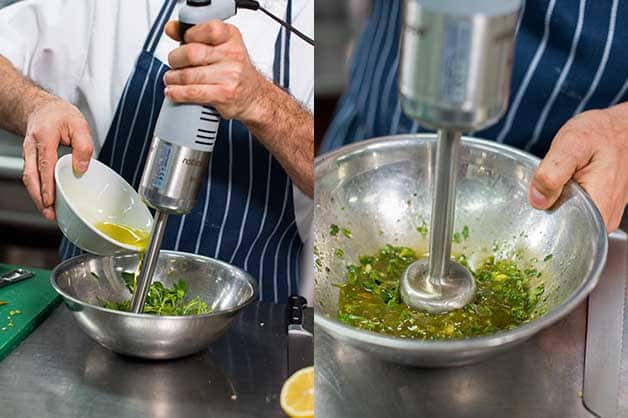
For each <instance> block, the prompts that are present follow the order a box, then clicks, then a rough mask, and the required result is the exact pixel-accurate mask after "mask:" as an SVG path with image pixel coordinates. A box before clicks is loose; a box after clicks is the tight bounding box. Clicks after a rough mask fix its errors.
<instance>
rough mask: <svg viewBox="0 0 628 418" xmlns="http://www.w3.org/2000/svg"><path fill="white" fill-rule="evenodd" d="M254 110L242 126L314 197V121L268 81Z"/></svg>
mask: <svg viewBox="0 0 628 418" xmlns="http://www.w3.org/2000/svg"><path fill="white" fill-rule="evenodd" d="M260 89H261V90H260V94H259V95H258V99H257V100H256V103H255V106H254V107H253V108H254V110H253V111H252V112H251V114H250V115H247V116H246V117H245V118H244V119H243V120H242V122H244V124H245V125H246V126H247V127H248V128H249V130H250V131H251V133H252V134H253V135H254V136H255V137H256V138H258V139H259V140H260V142H262V143H263V144H264V146H265V147H266V149H268V150H269V151H270V152H271V153H272V154H273V156H274V157H275V158H276V159H277V160H278V161H279V163H280V164H281V166H282V167H283V168H284V170H286V173H287V174H288V176H290V178H291V179H292V182H293V183H294V184H296V185H297V187H298V188H299V189H301V191H303V193H305V194H307V195H308V196H310V197H313V196H314V170H313V165H314V117H313V115H312V114H311V113H310V112H309V111H307V110H306V109H305V108H304V107H303V106H301V105H300V104H299V103H298V102H297V101H296V100H295V99H294V98H293V97H292V96H290V95H289V94H288V93H286V92H285V91H283V90H282V89H281V88H279V87H277V86H275V85H274V84H273V83H271V82H270V81H267V80H265V81H264V82H263V83H262V86H260Z"/></svg>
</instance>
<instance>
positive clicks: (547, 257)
mask: <svg viewBox="0 0 628 418" xmlns="http://www.w3.org/2000/svg"><path fill="white" fill-rule="evenodd" d="M552 257H554V255H553V254H548V255H546V256H545V258H544V259H543V261H550V260H551V259H552Z"/></svg>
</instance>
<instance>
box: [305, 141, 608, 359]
mask: <svg viewBox="0 0 628 418" xmlns="http://www.w3.org/2000/svg"><path fill="white" fill-rule="evenodd" d="M461 148H462V149H461V162H460V164H461V165H460V169H459V170H458V173H459V174H458V179H457V187H458V191H457V201H456V222H455V230H456V231H460V230H461V229H462V228H463V226H465V225H467V226H468V227H469V228H470V237H469V239H468V240H467V241H462V242H461V243H460V244H454V246H453V248H452V253H453V254H454V255H455V254H461V253H462V254H465V255H467V257H469V259H470V264H471V266H472V267H474V266H477V265H478V264H479V263H481V262H482V261H483V260H484V259H485V258H486V257H487V256H488V255H491V254H493V253H494V252H495V250H494V248H498V250H496V251H497V252H498V254H497V255H498V256H502V257H508V256H512V254H514V253H515V252H517V251H521V250H522V251H523V253H524V254H525V255H526V260H525V263H526V264H527V265H533V266H535V267H537V269H539V270H540V271H541V272H542V274H543V275H542V277H541V278H540V279H538V281H539V282H544V284H545V289H546V290H545V295H546V296H547V300H546V301H544V302H543V305H544V306H543V307H544V308H545V309H547V313H546V314H545V315H544V316H542V317H540V318H538V319H536V320H533V321H531V322H529V323H526V324H523V325H522V326H520V327H518V328H515V329H513V330H509V331H503V332H499V333H496V334H493V335H488V336H483V337H477V338H470V339H464V340H448V341H421V340H407V339H401V338H395V337H390V336H385V335H381V334H375V333H373V332H369V331H364V330H361V329H357V328H353V327H350V326H347V325H344V324H343V323H341V322H340V321H338V320H337V309H338V291H339V290H338V288H337V287H336V286H334V284H338V283H343V282H344V281H345V272H346V265H347V264H349V263H356V262H357V260H358V257H359V256H360V255H364V254H374V253H376V252H377V251H378V250H379V249H380V248H381V247H383V246H384V245H386V244H393V245H403V246H408V247H411V248H414V249H415V250H416V251H417V253H418V254H423V253H426V252H427V248H428V237H423V236H422V235H421V234H419V233H418V232H417V227H420V226H421V225H423V224H424V223H425V225H428V226H429V224H430V212H431V201H432V195H431V184H432V181H433V176H434V160H435V154H436V152H435V151H436V137H435V135H416V136H408V135H406V136H394V137H387V138H376V139H373V140H371V141H366V142H360V143H357V144H354V145H350V146H346V147H344V148H341V149H339V150H337V151H334V152H332V153H329V154H326V155H323V156H321V157H320V158H318V159H317V161H316V167H315V176H316V197H315V200H316V212H315V217H314V229H315V234H316V235H315V236H316V241H315V249H314V253H315V259H316V260H315V265H316V266H315V267H316V268H315V284H314V286H315V292H316V297H315V300H316V303H315V308H316V312H315V322H316V324H317V329H320V330H323V331H325V332H327V333H329V334H331V335H332V336H333V337H335V338H336V339H338V340H340V341H342V342H345V343H347V344H350V345H352V346H354V347H356V348H358V349H361V350H364V351H367V352H370V353H372V354H374V355H376V356H378V357H381V358H383V359H386V360H391V361H394V362H399V363H405V364H412V365H420V366H451V365H460V364H466V363H471V362H473V361H477V360H480V359H483V358H486V357H488V356H490V355H493V354H495V353H498V352H500V351H503V350H506V349H507V348H509V347H511V346H513V345H515V344H518V343H520V342H522V341H524V340H526V339H527V338H529V337H530V336H532V335H533V334H534V333H536V332H538V331H539V330H541V329H543V328H545V327H547V326H549V325H551V324H552V323H554V322H556V321H557V320H558V319H560V318H562V317H563V316H565V315H566V314H568V313H569V312H570V311H571V310H572V309H574V308H575V307H576V306H577V305H578V304H579V303H580V302H582V301H583V300H584V298H585V297H586V296H587V294H588V293H589V292H590V291H591V290H592V289H593V288H594V287H595V284H596V282H597V280H598V277H599V275H600V272H601V271H602V268H603V265H604V261H605V259H606V250H607V237H606V230H605V227H604V223H603V221H602V219H601V217H600V214H599V212H598V210H597V209H596V207H595V206H594V204H593V202H592V201H591V200H590V198H589V197H588V196H587V194H586V193H585V192H584V191H583V190H582V189H581V188H580V187H579V186H578V185H576V184H575V183H573V182H572V183H569V184H568V185H567V187H566V188H565V191H564V193H563V196H562V197H561V199H560V200H559V202H558V203H557V205H556V206H555V207H554V208H553V209H552V210H551V211H539V210H535V209H533V208H532V207H531V206H530V205H529V204H528V202H527V189H528V184H529V182H530V179H531V177H532V175H533V172H534V169H535V167H536V166H537V164H538V162H539V160H538V158H536V157H533V156H531V155H529V154H527V153H524V152H521V151H518V150H515V149H513V148H510V147H507V146H504V145H500V144H497V143H494V142H489V141H483V140H479V139H473V138H464V139H463V142H462V147H461ZM331 224H336V225H338V226H339V227H345V228H348V229H349V230H350V231H351V235H352V237H351V238H350V239H349V238H347V237H344V236H343V235H342V234H338V235H337V236H335V237H334V236H332V235H331V234H330V225H331ZM338 248H340V249H342V250H343V251H344V256H342V257H338V254H336V249H338ZM548 254H552V255H553V257H552V259H551V260H548V261H544V260H543V259H544V256H545V255H548ZM533 285H536V283H534V284H533Z"/></svg>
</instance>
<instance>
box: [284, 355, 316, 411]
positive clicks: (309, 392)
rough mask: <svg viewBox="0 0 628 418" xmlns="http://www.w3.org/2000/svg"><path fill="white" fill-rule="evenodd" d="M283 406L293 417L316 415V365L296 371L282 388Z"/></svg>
mask: <svg viewBox="0 0 628 418" xmlns="http://www.w3.org/2000/svg"><path fill="white" fill-rule="evenodd" d="M279 399H280V402H281V408H282V409H283V410H284V412H285V413H286V414H288V415H289V416H290V417H292V418H313V417H314V367H306V368H304V369H301V370H298V371H296V372H295V373H294V374H293V375H292V376H290V377H289V378H288V380H286V381H285V383H284V384H283V386H282V388H281V396H280V398H279Z"/></svg>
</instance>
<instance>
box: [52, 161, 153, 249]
mask: <svg viewBox="0 0 628 418" xmlns="http://www.w3.org/2000/svg"><path fill="white" fill-rule="evenodd" d="M55 184H56V189H57V190H56V199H55V210H56V212H57V223H58V224H59V228H61V232H63V235H65V236H66V238H67V239H69V240H70V241H71V242H72V243H73V244H74V245H76V246H77V247H79V248H80V249H82V250H84V251H87V252H89V253H92V254H97V255H114V254H128V253H134V252H137V247H135V246H131V245H126V244H123V243H121V242H118V241H116V240H114V239H112V238H110V237H108V236H107V235H105V234H103V233H102V232H100V231H99V230H98V229H96V227H95V225H96V224H98V223H99V222H112V223H117V224H122V225H127V226H130V227H133V228H138V229H144V230H147V231H150V229H151V227H152V224H153V219H152V216H151V214H150V211H149V210H148V207H147V206H146V205H145V204H144V202H142V199H141V198H140V196H139V195H138V194H137V192H136V191H135V190H134V189H133V187H131V185H130V184H129V183H127V182H126V181H125V180H124V179H123V178H122V177H120V176H119V175H118V173H116V172H115V171H113V170H112V169H111V168H109V167H107V166H106V165H104V164H103V163H101V162H100V161H97V160H91V162H90V165H89V169H88V170H87V172H86V173H85V174H83V175H77V174H76V173H74V170H73V169H72V156H71V155H64V156H63V157H61V158H60V159H59V161H58V162H57V166H56V167H55Z"/></svg>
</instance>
